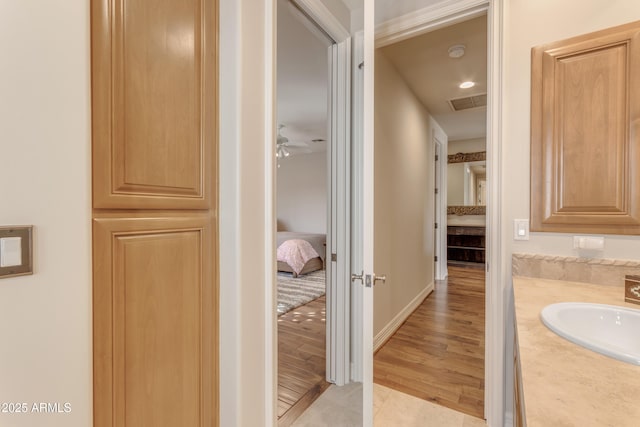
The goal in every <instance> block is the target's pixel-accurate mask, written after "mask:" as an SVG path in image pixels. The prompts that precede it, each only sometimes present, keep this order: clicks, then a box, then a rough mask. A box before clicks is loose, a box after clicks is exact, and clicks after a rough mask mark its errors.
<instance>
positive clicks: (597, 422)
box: [513, 277, 640, 427]
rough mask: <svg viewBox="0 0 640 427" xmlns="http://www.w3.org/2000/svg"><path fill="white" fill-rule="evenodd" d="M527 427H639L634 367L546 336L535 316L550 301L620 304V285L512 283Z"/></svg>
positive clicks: (638, 378)
mask: <svg viewBox="0 0 640 427" xmlns="http://www.w3.org/2000/svg"><path fill="white" fill-rule="evenodd" d="M513 288H514V299H515V315H516V325H517V334H518V344H519V356H520V366H521V374H522V387H523V395H524V407H525V412H526V420H527V427H549V426H554V427H557V426H581V427H583V426H594V427H595V426H598V427H600V426H615V427H622V426H638V425H640V366H635V365H631V364H629V363H625V362H621V361H618V360H616V359H612V358H610V357H607V356H603V355H601V354H598V353H595V352H593V351H591V350H587V349H585V348H583V347H580V346H578V345H576V344H574V343H572V342H569V341H567V340H565V339H564V338H561V337H559V336H558V335H556V334H555V333H553V332H551V330H549V329H548V328H547V327H546V326H544V324H543V323H542V321H541V320H540V311H541V310H542V308H543V307H545V306H546V305H548V304H552V303H556V302H565V301H566V302H569V301H572V302H594V303H601V304H610V305H619V306H623V307H630V308H635V309H639V308H640V306H639V305H634V304H629V303H625V302H624V288H623V287H622V286H619V287H614V286H602V285H592V284H586V283H577V282H565V281H559V280H546V279H534V278H528V277H514V278H513Z"/></svg>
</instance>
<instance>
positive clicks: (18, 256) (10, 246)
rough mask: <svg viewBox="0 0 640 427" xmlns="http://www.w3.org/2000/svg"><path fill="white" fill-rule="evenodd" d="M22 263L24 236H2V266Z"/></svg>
mask: <svg viewBox="0 0 640 427" xmlns="http://www.w3.org/2000/svg"><path fill="white" fill-rule="evenodd" d="M20 265H22V237H0V267H17V266H20Z"/></svg>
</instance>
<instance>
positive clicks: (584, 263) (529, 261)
mask: <svg viewBox="0 0 640 427" xmlns="http://www.w3.org/2000/svg"><path fill="white" fill-rule="evenodd" d="M511 258H512V265H513V275H514V276H525V277H535V278H539V279H551V280H566V281H569V282H583V283H594V284H598V285H609V286H624V280H625V276H626V275H634V274H635V275H638V274H640V261H631V260H617V259H605V258H579V257H563V256H552V255H536V254H513V255H512V257H511Z"/></svg>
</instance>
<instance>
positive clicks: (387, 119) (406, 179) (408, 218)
mask: <svg viewBox="0 0 640 427" xmlns="http://www.w3.org/2000/svg"><path fill="white" fill-rule="evenodd" d="M375 61H376V66H375V67H376V68H375V73H376V78H375V97H376V103H375V194H374V198H375V202H374V203H375V211H374V212H375V224H376V225H375V234H374V247H375V253H374V265H375V269H376V273H377V274H386V276H387V282H386V284H383V285H378V286H376V288H375V293H374V325H373V332H374V334H377V333H379V332H380V331H381V330H382V329H383V328H384V327H385V326H386V325H387V324H388V323H389V322H390V321H391V320H392V319H393V318H394V317H395V316H396V315H397V314H398V313H399V312H400V311H401V310H402V309H404V308H405V307H406V306H407V305H408V304H409V303H410V302H411V300H413V299H414V298H415V297H416V296H417V295H418V294H419V293H420V292H421V291H422V290H424V289H425V287H426V286H427V285H429V284H430V283H432V282H433V267H434V262H433V254H434V250H433V247H434V241H433V223H434V221H433V217H434V215H433V209H434V207H433V203H434V202H433V199H434V196H433V194H434V190H433V185H434V184H433V174H434V166H433V159H434V154H433V148H432V147H431V144H430V136H429V135H430V129H429V114H428V112H427V110H426V109H425V108H424V107H423V106H422V104H421V103H420V102H419V101H418V100H417V98H416V97H415V96H414V95H413V93H412V92H411V91H410V90H409V88H408V87H407V85H406V84H405V83H404V81H403V80H402V78H401V77H400V75H399V74H398V72H397V71H396V70H395V69H394V68H393V66H392V65H391V63H390V62H389V61H388V60H387V59H386V58H385V56H384V54H382V53H381V52H380V51H377V52H376V58H375Z"/></svg>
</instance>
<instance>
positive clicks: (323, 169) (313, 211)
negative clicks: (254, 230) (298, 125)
mask: <svg viewBox="0 0 640 427" xmlns="http://www.w3.org/2000/svg"><path fill="white" fill-rule="evenodd" d="M277 175H278V178H277V212H278V229H279V230H283V231H284V230H287V231H304V232H310V233H322V234H325V233H326V232H327V152H326V151H325V152H322V153H312V154H300V155H292V156H290V157H288V158H286V159H281V160H280V167H279V168H278V173H277Z"/></svg>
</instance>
